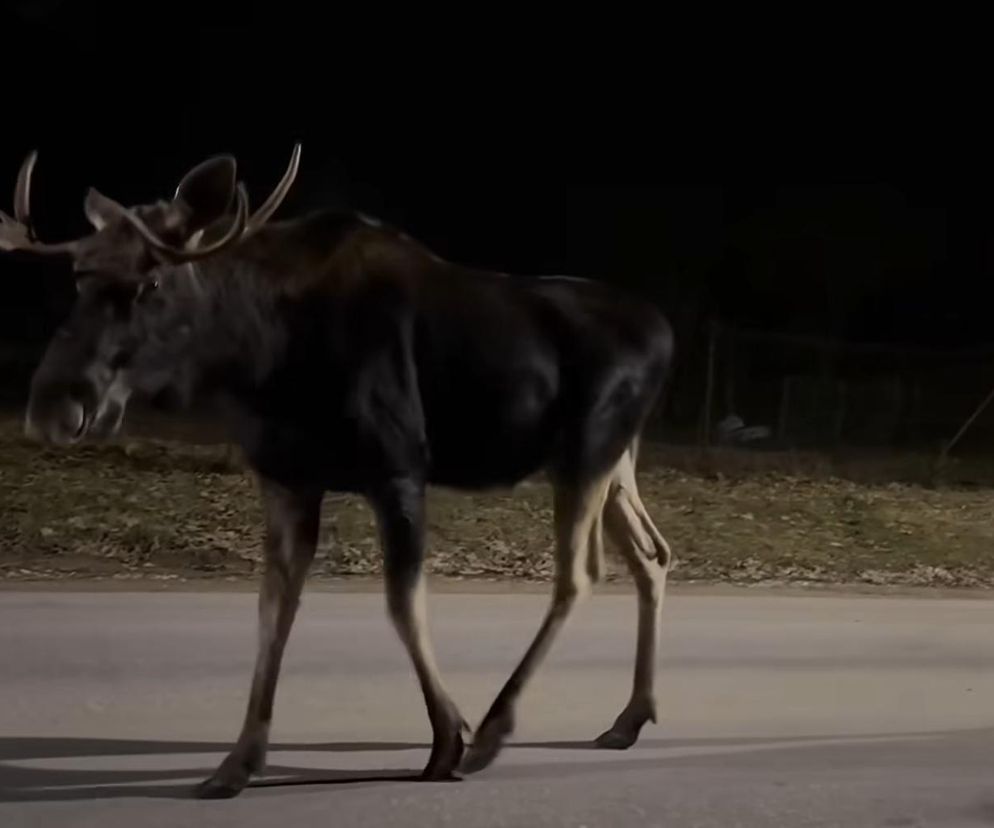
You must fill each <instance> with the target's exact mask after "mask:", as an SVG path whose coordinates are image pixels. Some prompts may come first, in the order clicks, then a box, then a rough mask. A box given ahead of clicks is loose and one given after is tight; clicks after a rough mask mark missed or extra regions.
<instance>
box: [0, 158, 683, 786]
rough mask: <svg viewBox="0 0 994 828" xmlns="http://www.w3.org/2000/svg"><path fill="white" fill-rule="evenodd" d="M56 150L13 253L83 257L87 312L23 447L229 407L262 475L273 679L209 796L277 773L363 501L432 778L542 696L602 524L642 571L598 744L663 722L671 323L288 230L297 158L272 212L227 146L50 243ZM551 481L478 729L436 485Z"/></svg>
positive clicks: (350, 230) (92, 212)
mask: <svg viewBox="0 0 994 828" xmlns="http://www.w3.org/2000/svg"><path fill="white" fill-rule="evenodd" d="M36 159H37V153H34V152H33V153H31V154H29V155H28V157H27V158H26V159H25V161H24V163H23V164H22V166H21V169H20V173H19V175H18V177H17V181H16V186H15V191H14V212H13V216H10V215H7V214H5V213H0V250H3V251H8V252H9V251H22V252H26V253H33V254H44V255H61V256H65V257H68V259H69V260H71V262H72V270H73V273H74V278H75V283H76V288H77V296H76V299H75V303H74V305H73V308H72V310H71V311H70V312H69V314H68V316H67V318H66V319H65V321H64V323H63V324H62V325H61V326H60V327H59V328H58V330H57V331H56V332H55V334H54V335H53V337H52V339H51V341H50V342H49V344H48V346H47V349H46V351H45V354H44V356H43V358H42V360H41V362H40V364H39V365H38V367H37V369H36V371H35V373H34V375H33V377H32V380H31V386H30V394H29V400H28V405H27V411H26V418H25V429H26V431H27V433H28V434H29V435H30V436H32V437H34V438H36V439H39V440H42V441H46V442H49V443H52V444H56V445H61V446H68V445H72V444H75V443H77V442H79V441H81V440H84V439H85V438H104V439H106V438H109V437H111V436H113V435H114V434H115V433H117V431H118V429H119V428H120V426H121V423H122V420H123V418H124V414H125V410H126V407H127V404H128V400H129V398H131V397H132V396H133V395H139V396H140V395H155V394H158V393H160V392H163V391H164V390H168V391H170V392H172V393H175V394H176V395H177V396H178V398H179V399H181V400H184V401H187V402H192V401H194V400H198V399H205V398H207V396H209V397H210V398H211V399H216V400H218V401H219V404H220V405H221V410H223V411H224V412H225V417H226V421H227V423H228V424H229V428H230V432H229V433H230V436H231V440H232V442H233V443H236V444H237V445H238V446H239V447H240V449H241V451H242V453H243V456H244V458H245V460H246V464H247V465H248V467H249V468H250V469H251V470H252V473H253V475H254V476H255V478H256V479H257V481H258V487H259V490H260V493H261V500H262V506H263V514H264V523H265V535H264V571H263V575H262V581H261V586H260V593H259V622H258V623H259V643H258V653H257V658H256V664H255V670H254V674H253V677H252V682H251V690H250V694H249V700H248V705H247V710H246V713H245V719H244V724H243V726H242V729H241V732H240V735H239V736H238V739H237V741H236V742H235V744H234V745H233V747H232V749H231V751H230V753H229V754H228V755H227V757H226V758H225V759H224V760H223V761H222V762H221V764H220V766H219V767H218V768H217V770H216V771H215V772H214V773H213V774H212V775H211V776H210V777H209V778H208V779H206V780H204V781H203V782H201V783H200V784H199V785H198V787H197V789H196V793H197V795H199V796H202V797H205V798H219V797H230V796H235V795H237V794H238V793H239V792H240V791H241V790H242V789H243V788H244V787H245V786H246V784H248V782H249V779H250V777H251V776H252V775H253V774H255V773H258V772H260V771H261V770H262V768H263V764H264V760H265V753H266V747H267V740H268V731H269V725H270V721H271V718H272V711H273V699H274V695H275V691H276V685H277V679H278V674H279V670H280V662H281V659H282V655H283V651H284V645H285V644H286V641H287V637H288V635H289V633H290V628H291V625H292V623H293V620H294V616H295V614H296V611H297V607H298V604H299V599H300V594H301V590H302V587H303V585H304V581H305V578H306V574H307V571H308V567H309V565H310V563H311V560H312V558H313V556H314V552H315V547H316V544H317V540H318V528H319V519H320V510H321V503H322V498H323V496H324V495H325V493H327V492H351V493H355V494H358V495H360V496H362V497H364V498H365V499H366V501H367V502H368V503H369V504H370V507H371V509H372V511H373V513H374V514H375V517H376V526H377V533H378V538H379V541H380V545H381V549H382V554H383V556H384V563H383V569H384V585H385V586H384V588H385V593H386V604H387V609H388V611H389V614H390V618H391V620H392V622H393V625H394V627H395V629H396V632H397V634H398V635H399V637H400V640H401V641H402V643H403V645H404V647H405V648H406V651H407V653H408V654H409V656H410V660H411V662H412V665H413V668H414V671H415V673H416V675H417V678H418V681H419V683H420V687H421V690H422V692H423V695H424V702H425V706H426V708H427V713H428V719H429V721H430V724H431V728H432V746H431V752H430V755H429V759H428V762H427V765H426V766H425V768H424V770H423V772H422V776H423V778H424V779H427V780H441V779H448V778H452V776H453V775H454V774H457V773H461V774H469V773H474V772H477V771H480V770H482V769H483V768H485V767H487V766H488V765H489V764H490V763H491V762H493V760H494V759H495V757H496V756H497V755H498V753H499V751H500V750H501V748H502V746H503V744H504V743H505V741H506V740H507V738H508V737H509V735H510V734H511V733H512V730H513V727H514V712H515V706H516V704H517V700H518V698H519V696H520V694H521V692H522V690H523V688H524V687H525V685H526V683H527V682H528V680H529V678H530V676H532V674H533V673H534V672H535V670H536V669H537V668H538V667H539V665H540V663H541V661H542V659H543V657H544V656H545V654H546V653H547V652H548V650H549V647H550V645H551V644H552V642H553V639H554V638H555V636H556V634H557V632H558V631H559V630H560V629H561V628H562V626H563V624H564V622H565V621H566V620H567V616H568V615H569V614H570V611H571V610H572V608H573V607H574V605H576V604H577V602H578V601H579V600H580V599H581V598H583V597H584V596H586V595H587V594H588V593H589V592H590V590H591V586H592V584H593V583H594V582H596V581H597V580H598V579H599V578H600V577H601V575H602V571H603V568H604V540H603V537H604V534H605V533H606V534H607V536H608V538H609V539H610V540H611V542H612V543H613V544H614V545H615V546H616V547H617V549H618V551H619V552H620V555H621V557H622V558H623V559H624V561H625V562H626V564H627V566H628V568H629V569H630V571H631V574H632V576H633V578H634V581H635V585H636V587H637V595H638V629H637V642H636V647H635V650H636V656H635V671H634V680H633V686H632V692H631V696H630V699H629V701H628V703H627V704H626V706H625V707H624V709H623V710H622V711H621V712H620V714H619V715H618V716H617V718H616V720H615V721H614V723H613V724H612V725H611V727H610V728H609V729H608V730H607V731H606V732H604V733H602V734H601V735H600V736H599V737H598V738H597V739H596V741H595V744H596V746H599V747H603V748H611V749H624V748H627V747H629V746H631V745H632V744H634V743H635V741H636V740H637V738H638V735H639V732H640V730H641V729H642V727H643V726H644V725H645V724H646V722H648V721H650V720H651V721H653V722H655V721H656V701H655V693H654V687H653V685H654V674H655V660H656V649H657V639H658V636H659V627H660V612H661V606H662V601H663V592H664V588H665V584H666V576H667V572H668V569H669V568H670V565H671V554H670V549H669V546H668V545H667V543H666V541H665V540H664V538H663V536H662V535H661V534H660V532H659V531H658V530H657V528H656V527H655V526H654V524H653V522H652V520H651V519H650V517H649V514H648V513H647V511H646V508H645V506H644V505H643V502H642V500H641V499H640V497H639V492H638V488H637V486H636V473H635V469H636V461H637V459H638V448H639V440H640V436H641V434H642V432H643V430H644V428H645V424H646V422H647V419H648V417H649V415H650V413H651V411H652V410H653V408H654V406H655V405H656V403H657V401H658V400H659V398H660V395H661V393H662V392H663V389H664V386H665V384H666V383H667V380H668V375H669V371H670V365H671V363H672V359H673V335H672V330H671V327H670V325H669V323H668V322H667V320H666V318H665V317H664V316H663V314H662V313H661V312H660V311H659V310H658V309H657V308H656V307H655V305H653V304H651V303H649V302H647V301H645V300H643V299H639V298H636V297H634V296H632V295H629V294H627V293H626V292H623V291H621V290H620V289H616V288H614V287H609V286H608V285H607V284H605V283H602V282H598V281H595V280H588V279H579V278H572V277H565V276H548V277H545V276H543V277H537V276H515V275H509V274H506V273H497V272H488V271H484V270H481V269H477V268H471V267H466V266H462V265H459V264H456V263H453V262H450V261H446V260H443V259H442V258H440V257H439V256H437V255H435V254H434V253H433V252H432V251H431V250H430V249H429V248H428V247H427V246H425V245H423V244H422V243H420V242H418V241H416V240H414V239H412V238H410V237H409V236H407V235H406V234H404V233H403V232H401V231H400V230H399V229H397V228H395V227H391V226H388V225H387V224H385V223H383V222H380V221H378V220H376V219H373V218H370V217H367V216H365V215H364V214H362V213H359V212H353V211H344V210H338V209H336V210H331V209H321V210H315V211H312V212H308V213H306V214H305V215H302V216H299V217H296V218H291V219H288V220H279V221H273V220H271V219H272V216H273V214H274V213H275V212H276V211H277V209H278V208H279V207H280V205H281V203H282V202H283V201H284V199H285V197H286V195H287V193H288V191H289V190H290V188H291V185H292V184H293V181H294V179H295V177H296V175H297V172H298V168H299V163H300V144H299V143H298V144H296V145H295V147H294V149H293V153H292V156H291V160H290V164H289V166H288V168H287V170H286V173H285V174H284V176H283V178H282V179H281V180H280V182H279V183H278V185H277V186H276V188H275V189H274V190H273V192H272V194H271V195H270V196H269V197H268V198H267V199H266V200H265V201H264V202H263V203H262V204H261V205H260V206H259V207H258V209H256V210H254V211H253V210H251V209H250V207H249V200H248V196H247V193H246V189H245V187H244V184H243V183H241V182H240V181H239V180H238V177H237V165H236V160H235V158H234V157H233V156H231V155H217V156H214V157H211V158H209V159H208V160H206V161H204V162H202V163H200V164H198V165H197V166H195V167H194V168H193V169H191V170H190V171H189V172H188V173H187V174H186V175H185V176H184V177H183V178H182V179H181V181H180V182H179V185H178V187H177V189H176V191H175V193H174V195H173V197H172V198H171V199H163V200H160V201H157V202H155V203H150V204H143V205H138V206H133V207H126V206H124V205H122V204H120V203H119V202H117V201H114V200H113V199H111V198H109V197H107V196H105V195H103V194H101V193H100V192H98V191H97V190H95V189H90V190H89V191H88V192H87V194H86V196H85V199H84V212H85V215H86V218H87V219H88V221H89V223H90V224H91V225H92V227H93V232H92V233H91V234H89V235H85V236H82V237H80V238H77V239H74V240H71V241H65V242H58V243H46V242H43V241H41V240H40V239H39V238H38V236H37V235H36V232H35V228H34V227H33V225H32V222H31V218H30V209H29V207H30V190H31V178H32V173H33V170H34V167H35V161H36ZM539 473H544V474H545V475H546V476H547V478H548V480H549V481H550V483H551V488H552V495H553V512H554V518H553V528H554V538H555V542H554V561H555V575H554V583H553V586H552V600H551V604H550V606H549V608H548V610H547V613H546V615H545V617H544V620H543V621H542V623H541V626H540V628H539V630H538V632H537V634H536V635H535V638H534V640H533V641H532V643H531V644H530V646H529V647H528V649H527V651H526V652H525V653H524V656H523V657H522V659H521V661H520V662H519V663H518V665H517V667H516V668H515V669H514V671H513V672H512V674H511V675H510V677H509V678H508V679H507V682H506V683H505V684H504V686H503V688H502V689H501V690H500V692H499V693H498V695H497V696H496V698H495V700H494V701H493V703H492V705H491V707H490V708H489V711H488V712H487V714H486V715H485V717H484V718H483V720H482V722H481V723H480V724H479V726H478V727H477V728H476V730H475V731H471V729H470V728H469V726H468V724H467V723H466V720H465V719H464V718H463V716H462V715H461V714H460V712H459V709H458V707H457V706H456V704H455V703H454V702H453V701H452V699H451V698H450V696H449V693H448V692H447V690H446V688H445V685H444V683H443V680H442V677H441V675H440V673H439V670H438V668H437V666H436V661H435V657H434V654H433V649H432V645H431V641H430V640H429V636H428V632H427V629H426V618H425V588H424V581H423V575H422V566H423V561H424V556H425V492H426V488H427V487H428V486H433V485H439V486H446V487H450V488H455V489H464V490H473V489H475V490H480V491H482V490H486V489H494V488H497V487H513V486H514V485H515V484H517V483H518V482H520V481H522V480H524V479H525V478H527V477H530V476H532V475H536V474H539ZM470 734H472V735H471V738H470ZM464 736H465V737H466V739H465V740H464Z"/></svg>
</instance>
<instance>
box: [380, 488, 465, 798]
mask: <svg viewBox="0 0 994 828" xmlns="http://www.w3.org/2000/svg"><path fill="white" fill-rule="evenodd" d="M370 501H371V503H372V505H373V508H374V510H375V512H376V517H377V522H378V525H379V531H380V537H381V541H382V544H383V552H384V575H385V580H386V593H387V608H388V609H389V611H390V618H391V620H392V621H393V624H394V627H395V628H396V630H397V634H398V635H399V636H400V640H401V641H402V642H403V644H404V647H405V648H406V649H407V652H408V654H409V655H410V657H411V661H412V663H413V665H414V670H415V672H416V673H417V677H418V681H419V682H420V684H421V691H422V692H423V693H424V699H425V706H426V707H427V708H428V719H429V721H430V722H431V728H432V746H431V756H430V758H429V759H428V764H427V765H426V766H425V769H424V772H423V774H422V776H423V778H425V779H449V778H451V776H452V771H453V770H454V769H455V768H456V767H457V766H458V764H459V760H460V759H461V758H462V754H463V749H464V744H463V738H462V733H463V731H464V730H466V731H468V730H469V726H468V724H467V723H466V720H465V719H463V717H462V716H461V715H460V713H459V710H458V709H457V708H456V706H455V704H454V703H453V701H452V700H451V699H450V698H449V695H448V693H447V692H446V690H445V687H444V686H443V684H442V678H441V675H440V673H439V671H438V667H437V665H436V663H435V655H434V652H433V650H432V646H431V640H430V639H429V636H428V628H427V618H426V615H425V589H424V579H423V577H422V572H421V568H422V563H423V560H424V534H425V528H424V487H423V485H422V484H420V483H417V482H414V481H411V480H406V479H402V480H394V481H391V482H390V483H389V484H387V485H386V486H383V487H381V488H380V489H378V490H377V491H376V492H375V493H373V494H372V495H371V496H370Z"/></svg>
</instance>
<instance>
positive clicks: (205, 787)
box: [193, 774, 248, 799]
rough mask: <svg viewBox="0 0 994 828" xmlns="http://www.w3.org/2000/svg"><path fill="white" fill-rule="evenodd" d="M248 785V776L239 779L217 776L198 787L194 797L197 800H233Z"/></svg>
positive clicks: (194, 791)
mask: <svg viewBox="0 0 994 828" xmlns="http://www.w3.org/2000/svg"><path fill="white" fill-rule="evenodd" d="M247 784H248V774H245V775H244V776H239V777H235V776H221V775H218V774H215V775H214V776H211V777H210V778H208V779H205V780H204V781H203V782H201V783H200V784H199V785H197V787H196V788H194V789H193V795H194V796H195V797H196V798H197V799H231V798H232V797H235V796H238V794H240V793H241V792H242V790H243V789H244V788H245V786H246V785H247Z"/></svg>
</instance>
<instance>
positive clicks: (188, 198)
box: [173, 155, 236, 231]
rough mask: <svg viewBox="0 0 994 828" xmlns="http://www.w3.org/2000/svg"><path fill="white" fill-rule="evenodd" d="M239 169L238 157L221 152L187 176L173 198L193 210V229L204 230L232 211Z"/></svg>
mask: <svg viewBox="0 0 994 828" xmlns="http://www.w3.org/2000/svg"><path fill="white" fill-rule="evenodd" d="M235 173H236V164H235V159H234V158H233V157H232V156H230V155H218V156H216V157H214V158H210V159H208V160H207V161H204V162H202V163H200V164H198V165H197V166H196V167H194V168H193V169H192V170H190V172H188V173H187V174H186V175H184V176H183V180H182V181H180V183H179V186H178V187H177V188H176V195H175V196H174V197H173V199H174V201H178V202H182V204H183V205H184V206H185V208H186V209H187V210H188V211H189V215H190V221H189V225H188V229H189V230H190V231H196V230H201V229H203V228H204V227H206V226H207V225H209V224H210V223H211V222H213V221H215V220H217V219H218V218H220V217H221V216H223V215H224V214H225V213H227V212H228V210H229V209H230V207H231V202H232V199H234V197H235V186H236V182H235Z"/></svg>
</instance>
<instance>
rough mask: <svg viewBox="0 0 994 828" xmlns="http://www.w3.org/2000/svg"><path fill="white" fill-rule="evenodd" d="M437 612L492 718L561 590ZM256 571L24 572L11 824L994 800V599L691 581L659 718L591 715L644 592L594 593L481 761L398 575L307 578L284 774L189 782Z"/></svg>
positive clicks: (985, 804)
mask: <svg viewBox="0 0 994 828" xmlns="http://www.w3.org/2000/svg"><path fill="white" fill-rule="evenodd" d="M431 607H432V615H431V621H432V626H433V629H434V633H435V639H436V642H437V646H438V650H439V655H440V661H441V664H442V667H443V670H444V671H445V674H446V676H447V679H448V683H449V686H450V689H451V691H452V693H453V695H454V697H455V698H456V699H457V700H458V702H459V703H460V705H461V706H462V708H463V711H464V713H465V714H466V715H467V717H468V718H469V719H470V720H472V721H476V720H478V719H479V717H480V715H481V714H482V713H483V712H484V710H485V708H486V706H487V704H488V703H489V701H490V700H491V698H492V696H493V694H494V693H495V692H496V690H497V688H498V687H499V685H500V683H501V682H502V681H503V679H504V678H505V677H506V675H507V674H508V672H509V671H510V669H511V668H512V666H513V664H514V663H515V661H516V659H517V658H518V657H519V655H520V654H521V652H522V651H523V649H524V647H525V645H526V643H527V641H528V639H529V638H530V636H531V635H532V633H533V632H534V630H535V628H536V626H537V624H538V622H539V619H540V617H541V615H542V612H543V610H544V607H545V599H544V597H543V596H540V595H533V594H527V595H522V594H514V595H511V594H507V595H504V594H487V595H478V594H444V595H434V596H433V598H432V603H431ZM254 611H255V599H254V597H253V596H252V595H250V594H244V593H241V594H239V593H208V592H201V593H165V594H164V593H139V592H130V593H125V592H103V593H100V592H97V593H93V592H91V593H85V592H72V593H70V592H20V591H6V592H0V825H2V826H4V828H17V827H18V826H45V827H46V828H56V827H57V826H67V825H72V826H100V828H116V826H128V828H131V827H132V826H139V827H140V828H155V827H156V826H169V828H176V826H185V825H191V826H215V825H217V826H220V825H237V826H239V828H251V826H269V828H272V826H294V828H297V826H310V825H320V826H371V827H373V826H375V828H390V826H436V825H437V826H441V825H454V826H461V827H463V826H465V827H466V828H474V826H505V825H506V826H515V827H516V828H518V827H519V826H575V828H579V827H580V826H586V827H587V828H594V827H595V826H604V827H605V828H614V827H615V826H629V825H631V826H666V828H678V826H701V827H703V826H721V828H733V826H764V828H765V826H791V828H799V827H800V826H815V825H817V826H828V825H833V826H835V825H837V826H846V828H858V826H919V825H921V826H947V825H948V826H974V825H976V826H980V825H992V824H994V601H989V600H976V599H959V598H957V599H948V598H936V599H930V598H924V599H922V598H882V597H855V596H850V597H844V596H824V595H817V596H801V597H796V596H794V597H783V596H779V595H768V594H759V595H752V594H748V593H745V594H735V595H687V594H684V595H681V594H679V593H677V594H674V595H671V596H670V597H669V598H668V599H667V604H666V606H665V608H664V620H665V624H664V634H663V652H662V653H661V655H660V689H661V693H660V695H661V713H662V716H661V719H660V723H659V725H657V726H651V725H650V726H648V727H647V729H646V730H645V731H644V733H643V739H642V741H641V742H640V743H639V744H638V745H637V746H636V747H635V748H633V749H632V750H630V751H628V752H623V753H613V752H601V751H596V750H592V749H590V748H589V747H588V745H589V740H590V739H592V738H593V737H594V736H596V735H597V734H598V733H599V732H600V731H601V730H602V729H604V728H605V727H606V726H607V725H609V724H610V722H611V720H612V718H613V716H614V714H615V713H617V712H618V710H619V709H620V708H621V706H622V704H623V703H624V701H625V697H626V694H627V690H628V687H629V681H630V669H631V657H632V652H633V649H634V641H633V633H634V620H635V610H634V599H633V598H632V597H631V596H627V595H607V596H599V597H595V598H594V599H593V600H591V601H590V602H589V603H587V604H586V605H584V606H582V607H581V608H580V609H579V611H578V612H577V614H576V616H575V618H574V620H573V622H572V624H571V625H570V626H569V627H568V628H567V630H566V632H565V633H564V635H563V636H562V638H561V639H560V640H559V641H558V642H557V643H556V646H555V647H554V649H553V653H552V655H551V657H550V659H549V661H548V662H547V663H546V665H545V667H544V669H543V670H542V671H541V672H540V674H539V676H538V677H537V678H536V680H535V682H534V683H533V684H532V685H531V686H530V687H529V689H528V691H527V693H526V694H525V696H524V698H523V702H522V706H521V709H520V717H519V723H518V730H517V733H516V735H515V744H514V745H512V746H510V747H509V748H508V749H507V750H505V752H504V753H503V754H502V755H501V756H500V757H499V759H498V761H497V764H495V765H494V766H493V767H491V768H490V769H488V770H487V771H485V772H484V773H483V774H480V775H478V776H474V777H471V778H468V779H466V780H464V781H461V782H452V783H431V784H429V783H420V782H413V781H409V780H406V779H404V776H405V775H410V774H411V773H413V772H416V771H417V770H418V769H420V767H421V765H422V764H423V762H424V761H425V759H426V757H427V746H426V739H427V737H428V729H427V723H426V720H425V715H424V712H423V707H422V703H421V700H420V697H419V694H418V691H417V688H416V684H415V681H414V679H413V677H412V675H411V672H410V670H409V668H408V666H407V662H406V660H405V656H404V654H403V651H402V650H401V648H400V645H399V644H398V643H397V641H396V640H395V638H394V635H393V632H392V630H391V628H390V627H389V625H388V623H387V621H386V619H385V617H384V613H383V601H382V598H381V597H380V596H379V595H378V594H363V593H329V592H312V593H309V594H308V595H307V596H306V597H305V602H304V606H303V609H302V612H301V616H300V618H299V621H298V625H297V627H296V629H295V631H294V635H293V636H292V638H291V643H290V647H289V649H288V652H287V657H286V664H285V671H284V675H283V680H282V682H281V685H280V689H279V693H278V695H277V706H276V715H275V721H274V726H273V733H272V740H273V748H272V750H271V752H270V756H269V769H268V773H267V776H266V777H265V779H264V780H263V781H262V783H261V784H258V785H257V786H254V787H252V788H249V789H248V790H246V791H245V792H244V793H243V794H242V795H241V796H240V797H239V798H237V799H234V800H228V801H208V802H204V801H197V800H193V799H191V798H190V796H189V792H190V788H191V786H192V785H193V783H195V782H196V781H198V780H199V779H200V778H202V777H203V776H205V775H206V774H207V773H208V772H209V771H210V770H211V769H212V767H213V766H214V764H215V763H216V762H217V761H218V760H220V758H221V757H222V755H223V753H224V751H225V750H226V748H227V746H228V744H229V742H230V740H231V739H232V738H233V737H234V735H235V733H236V731H237V728H238V725H239V722H240V718H241V714H242V706H243V703H244V699H245V695H246V689H247V683H248V679H249V673H250V670H251V660H252V656H253V646H254Z"/></svg>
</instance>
